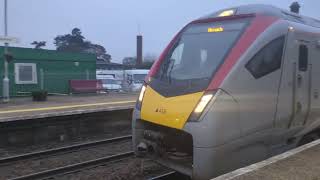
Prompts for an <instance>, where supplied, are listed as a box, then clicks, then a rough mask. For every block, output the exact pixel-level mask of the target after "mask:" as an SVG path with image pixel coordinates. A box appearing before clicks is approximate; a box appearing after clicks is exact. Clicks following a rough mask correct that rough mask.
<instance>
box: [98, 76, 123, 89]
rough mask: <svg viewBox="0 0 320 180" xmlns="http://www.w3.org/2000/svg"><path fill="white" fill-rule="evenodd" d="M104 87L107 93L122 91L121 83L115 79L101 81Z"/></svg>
mask: <svg viewBox="0 0 320 180" xmlns="http://www.w3.org/2000/svg"><path fill="white" fill-rule="evenodd" d="M101 81H102V87H103V88H104V89H105V90H107V91H115V92H120V91H121V89H122V86H121V81H117V80H115V79H101Z"/></svg>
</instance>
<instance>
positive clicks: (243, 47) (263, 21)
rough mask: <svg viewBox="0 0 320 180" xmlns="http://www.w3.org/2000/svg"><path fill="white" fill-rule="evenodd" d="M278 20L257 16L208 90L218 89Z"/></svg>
mask: <svg viewBox="0 0 320 180" xmlns="http://www.w3.org/2000/svg"><path fill="white" fill-rule="evenodd" d="M277 20H278V18H276V17H271V16H257V17H256V18H254V20H253V21H252V23H251V25H250V26H249V27H248V28H247V30H246V31H245V32H244V34H243V35H242V37H241V38H240V39H239V41H238V42H237V44H236V45H235V46H234V47H233V48H232V50H231V51H230V54H229V55H228V56H227V58H226V60H225V61H224V63H223V64H222V65H221V67H220V68H219V70H218V72H217V73H216V74H215V75H214V77H213V79H212V80H211V83H210V84H209V86H208V88H207V90H215V89H218V88H219V87H220V85H221V83H222V82H223V80H224V79H225V78H226V76H227V75H228V74H229V72H230V71H231V69H232V67H233V66H234V65H235V64H236V62H237V61H238V60H239V59H240V57H241V56H242V55H243V54H244V53H245V52H246V51H247V49H248V48H249V47H250V46H251V44H252V43H253V42H254V41H255V40H256V39H257V37H258V36H259V35H260V34H261V33H262V32H264V31H265V30H266V29H267V28H268V27H269V26H270V25H271V24H273V23H274V22H275V21H277Z"/></svg>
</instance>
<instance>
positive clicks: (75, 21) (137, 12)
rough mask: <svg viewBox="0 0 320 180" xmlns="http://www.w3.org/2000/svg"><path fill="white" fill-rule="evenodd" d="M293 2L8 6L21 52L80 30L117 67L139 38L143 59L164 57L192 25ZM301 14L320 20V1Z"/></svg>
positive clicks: (32, 2) (21, 0)
mask: <svg viewBox="0 0 320 180" xmlns="http://www.w3.org/2000/svg"><path fill="white" fill-rule="evenodd" d="M292 1H293V0H184V1H183V0H159V1H155V0H86V1H82V0H8V3H9V35H10V36H14V37H18V38H20V39H21V42H20V44H18V46H22V47H32V46H31V45H30V43H31V42H32V41H34V40H36V41H47V47H46V48H47V49H55V46H54V45H53V39H54V37H56V36H57V35H63V34H66V33H69V32H70V31H71V29H72V28H74V27H79V28H80V29H81V30H82V32H83V35H84V36H85V37H86V38H87V40H90V41H91V42H93V43H97V44H101V45H103V46H104V47H105V48H106V49H107V51H108V53H110V54H111V55H112V58H113V61H115V62H121V60H122V58H123V57H126V56H135V45H136V42H135V38H136V37H135V36H136V35H137V33H138V24H140V29H141V30H140V31H141V33H142V34H143V35H144V54H147V53H149V54H156V55H159V54H160V53H161V52H162V50H163V48H164V47H165V46H166V44H167V43H168V42H169V41H170V39H171V38H172V37H173V36H174V34H175V33H176V32H177V31H178V30H179V29H180V28H181V27H182V26H183V25H185V24H186V23H188V22H189V21H191V20H193V19H195V18H198V17H201V16H203V15H206V14H208V13H211V12H214V11H216V10H219V9H222V8H227V7H231V6H236V5H242V4H250V3H260V4H261V3H262V4H272V5H275V6H278V7H281V8H285V9H288V6H289V5H290V4H291V3H292ZM3 2H4V0H0V3H1V4H0V13H1V14H0V23H1V24H0V35H3V32H4V31H3ZM299 2H300V3H301V5H302V6H303V7H302V9H301V13H302V14H304V15H308V16H312V17H315V18H320V9H319V7H320V1H319V0H300V1H299Z"/></svg>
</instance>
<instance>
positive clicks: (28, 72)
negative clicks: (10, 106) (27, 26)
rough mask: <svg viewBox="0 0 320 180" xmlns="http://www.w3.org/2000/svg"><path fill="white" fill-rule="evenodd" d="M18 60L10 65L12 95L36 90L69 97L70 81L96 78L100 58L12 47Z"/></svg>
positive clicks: (0, 61) (0, 58)
mask: <svg viewBox="0 0 320 180" xmlns="http://www.w3.org/2000/svg"><path fill="white" fill-rule="evenodd" d="M9 52H10V53H11V54H12V55H13V57H14V60H13V61H12V62H10V63H9V79H10V95H11V96H19V95H23V94H26V93H30V92H32V91H37V90H41V89H43V90H47V91H48V93H57V94H68V93H69V80H74V79H81V80H90V79H91V80H92V79H96V56H95V55H94V54H86V53H65V52H58V51H55V50H43V49H30V48H17V47H10V48H9ZM3 53H4V48H3V47H0V72H1V79H0V87H1V88H0V92H1V93H0V96H2V79H3V75H4V73H3V72H4V70H3V68H4V58H3Z"/></svg>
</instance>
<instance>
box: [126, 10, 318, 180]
mask: <svg viewBox="0 0 320 180" xmlns="http://www.w3.org/2000/svg"><path fill="white" fill-rule="evenodd" d="M319 77H320V21H318V20H316V19H313V18H309V17H305V16H302V15H299V14H296V13H292V12H289V11H286V10H282V9H279V8H276V7H273V6H269V5H245V6H239V7H234V8H229V9H224V10H221V11H218V12H215V13H213V14H210V15H208V16H205V17H202V18H200V19H197V20H195V21H193V22H191V23H189V24H188V25H186V26H185V27H184V28H183V29H182V30H181V31H180V32H179V33H178V34H177V35H176V36H175V37H174V39H173V40H172V41H171V43H170V44H169V45H168V46H167V48H166V49H165V50H164V52H163V54H162V55H161V56H160V58H159V59H158V61H156V62H155V64H154V65H153V67H152V68H151V70H150V72H149V74H148V76H147V78H146V80H145V85H144V86H143V87H142V90H141V92H140V95H139V97H138V100H137V103H136V108H135V110H134V113H133V125H132V126H133V147H134V151H135V153H136V155H137V156H143V157H148V158H152V159H154V160H155V161H157V162H158V163H161V164H163V165H165V166H167V167H170V168H172V169H174V170H176V171H178V172H181V173H183V174H186V175H189V176H190V177H192V178H193V179H195V180H203V179H210V178H213V177H216V176H219V175H221V174H224V173H227V172H229V171H232V170H235V169H237V168H240V167H244V166H246V165H249V164H252V163H255V162H258V161H261V160H264V159H266V158H268V157H271V156H273V155H276V154H279V153H281V152H284V151H286V150H289V149H292V148H294V147H297V146H299V145H302V144H305V143H307V142H310V141H312V140H315V139H317V138H318V137H319V130H320V99H319V91H320V78H319Z"/></svg>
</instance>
